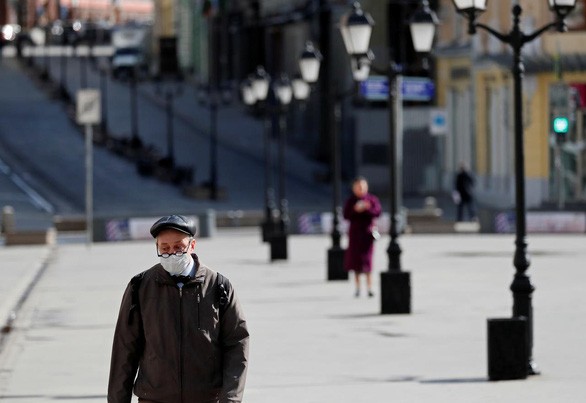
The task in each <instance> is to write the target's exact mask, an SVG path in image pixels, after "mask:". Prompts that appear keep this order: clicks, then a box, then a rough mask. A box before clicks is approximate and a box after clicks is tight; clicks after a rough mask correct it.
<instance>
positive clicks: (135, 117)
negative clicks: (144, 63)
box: [128, 68, 142, 149]
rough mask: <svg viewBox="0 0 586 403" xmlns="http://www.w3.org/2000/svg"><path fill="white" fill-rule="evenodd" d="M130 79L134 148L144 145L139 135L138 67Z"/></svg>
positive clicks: (131, 142) (132, 145)
mask: <svg viewBox="0 0 586 403" xmlns="http://www.w3.org/2000/svg"><path fill="white" fill-rule="evenodd" d="M128 79H129V84H128V88H129V90H130V136H131V137H130V146H131V147H132V148H133V149H139V148H141V147H142V141H141V139H140V137H139V135H138V93H137V92H138V89H137V86H138V85H137V71H136V68H133V69H132V71H131V72H130V75H129V78H128Z"/></svg>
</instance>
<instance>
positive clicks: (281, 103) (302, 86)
mask: <svg viewBox="0 0 586 403" xmlns="http://www.w3.org/2000/svg"><path fill="white" fill-rule="evenodd" d="M320 61H321V55H320V54H319V51H317V50H316V49H315V48H314V47H313V45H312V44H311V42H308V43H307V44H306V47H305V50H304V51H303V53H302V55H301V57H300V59H299V68H300V70H301V76H302V78H295V79H293V80H292V81H290V80H289V78H288V77H287V76H286V75H283V74H282V75H281V76H280V77H279V79H277V80H273V81H272V82H271V78H270V76H269V75H268V74H267V72H266V71H265V70H264V68H263V67H262V66H259V67H258V68H257V70H256V72H255V74H254V75H252V76H250V77H249V78H248V79H247V80H246V82H245V83H244V84H243V86H242V98H243V100H244V103H245V104H246V105H253V104H255V103H260V104H261V107H263V112H264V113H265V135H264V154H265V158H264V159H265V183H264V192H265V217H264V221H263V222H262V223H261V230H262V241H263V242H269V244H270V247H271V260H277V259H287V226H288V221H289V217H288V201H287V199H286V198H285V165H284V164H285V155H284V152H285V140H286V138H285V135H286V120H285V115H284V113H285V110H286V107H287V105H289V103H291V101H292V100H293V98H294V99H296V100H300V101H302V100H305V99H307V98H308V97H309V94H310V92H311V87H310V84H312V83H315V82H316V81H317V77H318V75H319V66H320ZM271 87H272V89H273V91H272V95H273V98H272V99H273V100H274V101H275V103H276V104H278V110H277V109H275V108H270V107H269V105H268V103H269V102H268V101H267V97H268V95H269V89H270V88H271ZM269 112H271V113H275V112H279V143H278V144H279V149H278V164H279V166H278V172H279V194H278V196H279V209H277V207H276V203H275V199H274V197H275V192H274V188H273V185H272V182H273V181H272V180H271V168H272V153H271V144H270V143H271V125H270V120H269V119H268V116H269ZM277 216H278V217H279V220H278V222H275V218H276V217H277Z"/></svg>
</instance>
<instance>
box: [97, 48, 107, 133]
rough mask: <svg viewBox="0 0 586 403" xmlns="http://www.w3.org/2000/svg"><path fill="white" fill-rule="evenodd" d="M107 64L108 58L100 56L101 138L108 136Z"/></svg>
mask: <svg viewBox="0 0 586 403" xmlns="http://www.w3.org/2000/svg"><path fill="white" fill-rule="evenodd" d="M108 65H109V63H108V60H107V59H106V58H104V57H102V58H101V59H100V61H99V72H100V91H101V92H102V96H101V101H102V109H101V110H102V118H101V119H100V131H101V132H102V138H103V139H105V138H106V137H107V136H108V70H109V67H108Z"/></svg>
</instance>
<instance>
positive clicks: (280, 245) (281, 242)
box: [269, 232, 287, 262]
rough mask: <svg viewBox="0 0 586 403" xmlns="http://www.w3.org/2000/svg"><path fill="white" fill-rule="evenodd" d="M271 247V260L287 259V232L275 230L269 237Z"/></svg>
mask: <svg viewBox="0 0 586 403" xmlns="http://www.w3.org/2000/svg"><path fill="white" fill-rule="evenodd" d="M269 244H270V247H271V262H272V261H274V260H287V234H286V233H283V232H273V234H272V236H271V237H270V238H269Z"/></svg>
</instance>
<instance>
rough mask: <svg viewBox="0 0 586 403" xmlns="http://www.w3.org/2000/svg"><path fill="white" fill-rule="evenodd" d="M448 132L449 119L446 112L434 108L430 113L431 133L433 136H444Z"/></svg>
mask: <svg viewBox="0 0 586 403" xmlns="http://www.w3.org/2000/svg"><path fill="white" fill-rule="evenodd" d="M447 132H448V119H447V113H446V110H445V109H443V108H433V109H431V110H430V111H429V133H430V134H431V135H432V136H440V135H444V134H446V133H447Z"/></svg>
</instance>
